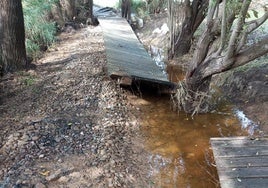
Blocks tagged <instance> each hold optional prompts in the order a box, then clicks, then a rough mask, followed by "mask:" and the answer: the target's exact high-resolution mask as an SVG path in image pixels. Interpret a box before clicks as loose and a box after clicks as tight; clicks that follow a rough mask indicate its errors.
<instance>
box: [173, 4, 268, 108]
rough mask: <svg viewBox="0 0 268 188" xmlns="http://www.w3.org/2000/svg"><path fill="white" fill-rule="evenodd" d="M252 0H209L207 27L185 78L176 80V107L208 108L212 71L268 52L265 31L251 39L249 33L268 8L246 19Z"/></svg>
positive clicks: (227, 67) (265, 16)
mask: <svg viewBox="0 0 268 188" xmlns="http://www.w3.org/2000/svg"><path fill="white" fill-rule="evenodd" d="M250 3H251V0H239V1H237V0H223V1H222V2H221V0H210V2H209V9H208V13H207V17H206V28H205V30H204V32H203V34H202V36H201V37H200V39H199V41H198V44H197V48H196V50H195V52H194V56H193V59H192V62H191V64H190V66H189V68H188V71H187V74H186V77H185V80H184V81H183V82H181V83H179V88H178V92H177V94H176V97H175V98H176V100H177V107H178V108H181V109H184V110H185V111H186V112H190V113H198V112H207V111H208V110H209V108H208V107H209V105H207V103H206V101H207V96H208V95H207V94H208V90H209V85H210V80H211V77H212V76H213V75H214V74H217V73H221V72H224V71H227V70H230V69H233V68H235V67H239V66H242V65H245V64H247V63H249V62H251V61H252V60H254V59H256V58H258V57H260V56H262V55H265V54H267V53H268V35H267V34H266V35H265V36H263V37H262V38H259V39H258V40H256V41H254V42H248V40H247V39H248V36H249V34H250V33H252V31H254V30H255V29H257V28H258V27H259V26H260V25H262V24H263V23H264V22H265V21H266V20H267V19H268V8H267V7H265V8H264V14H263V15H262V16H261V17H258V18H255V19H251V20H249V19H247V17H248V15H249V13H248V10H249V6H250Z"/></svg>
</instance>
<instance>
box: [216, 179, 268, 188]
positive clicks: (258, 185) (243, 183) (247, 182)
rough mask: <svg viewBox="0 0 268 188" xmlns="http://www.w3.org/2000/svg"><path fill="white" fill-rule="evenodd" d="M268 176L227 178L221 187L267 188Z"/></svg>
mask: <svg viewBox="0 0 268 188" xmlns="http://www.w3.org/2000/svg"><path fill="white" fill-rule="evenodd" d="M267 185H268V178H246V179H245V178H236V179H227V180H225V181H224V183H222V184H221V188H267V187H268V186H267Z"/></svg>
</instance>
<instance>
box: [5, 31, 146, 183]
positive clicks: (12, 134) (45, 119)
mask: <svg viewBox="0 0 268 188" xmlns="http://www.w3.org/2000/svg"><path fill="white" fill-rule="evenodd" d="M105 64H106V58H105V52H104V46H103V38H102V32H101V29H100V27H88V28H84V29H81V30H79V31H74V30H71V31H70V32H69V33H63V34H61V36H60V37H59V43H58V44H56V45H55V46H54V47H53V48H51V49H50V50H49V52H48V53H46V54H44V57H43V58H42V59H40V60H39V61H38V62H36V65H37V67H36V69H34V70H29V71H21V72H18V73H15V74H10V75H6V76H5V77H3V78H2V79H1V82H0V84H1V85H0V86H1V87H0V89H1V93H0V187H38V188H42V187H93V186H94V187H143V186H144V185H147V182H146V181H145V176H146V174H145V173H146V171H145V170H144V169H145V168H146V164H145V160H143V155H144V154H143V149H142V145H141V142H139V141H138V139H139V138H138V133H139V130H138V128H139V126H138V123H137V121H136V117H135V116H134V115H132V111H133V110H134V111H135V108H134V107H132V106H131V105H130V104H128V102H127V100H126V97H127V94H126V92H125V91H123V90H122V89H121V88H120V87H118V86H117V85H116V84H115V82H114V81H111V80H110V79H109V78H108V77H106V75H105V73H104V71H103V70H104V67H105Z"/></svg>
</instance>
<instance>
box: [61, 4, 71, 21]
mask: <svg viewBox="0 0 268 188" xmlns="http://www.w3.org/2000/svg"><path fill="white" fill-rule="evenodd" d="M59 2H60V5H61V8H62V15H63V19H64V20H65V21H71V20H73V18H74V16H75V0H60V1H59Z"/></svg>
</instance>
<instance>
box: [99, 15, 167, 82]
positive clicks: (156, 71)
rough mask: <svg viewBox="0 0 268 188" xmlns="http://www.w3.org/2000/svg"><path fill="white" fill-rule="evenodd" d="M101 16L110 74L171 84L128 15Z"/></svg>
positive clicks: (100, 20)
mask: <svg viewBox="0 0 268 188" xmlns="http://www.w3.org/2000/svg"><path fill="white" fill-rule="evenodd" d="M98 19H99V22H100V25H101V27H102V30H103V33H104V42H105V49H106V55H107V61H108V62H107V69H108V70H107V71H108V74H109V76H112V77H113V76H114V77H128V78H131V79H134V80H144V81H149V82H154V83H159V84H166V85H172V84H171V83H170V82H169V81H168V79H167V76H166V75H165V74H164V73H163V72H162V70H161V69H160V68H159V67H158V66H157V65H156V63H155V62H154V61H153V60H152V58H151V57H150V55H149V54H148V53H147V51H146V50H145V48H144V47H143V45H142V44H141V43H140V41H139V40H138V38H137V37H136V35H135V33H134V32H133V30H132V28H131V27H130V25H129V24H128V22H127V21H126V20H125V19H123V18H120V17H99V18H98Z"/></svg>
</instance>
